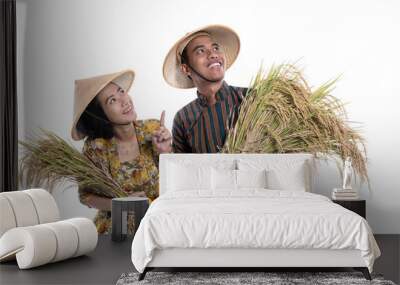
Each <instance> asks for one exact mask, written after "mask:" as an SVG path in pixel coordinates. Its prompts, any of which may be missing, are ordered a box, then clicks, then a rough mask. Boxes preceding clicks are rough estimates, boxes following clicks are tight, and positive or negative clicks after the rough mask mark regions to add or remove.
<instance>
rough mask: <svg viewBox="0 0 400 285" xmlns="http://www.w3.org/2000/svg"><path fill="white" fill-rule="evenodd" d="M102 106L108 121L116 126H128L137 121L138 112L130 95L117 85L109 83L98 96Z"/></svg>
mask: <svg viewBox="0 0 400 285" xmlns="http://www.w3.org/2000/svg"><path fill="white" fill-rule="evenodd" d="M97 99H98V101H99V102H100V106H101V107H102V108H103V111H104V113H105V114H106V116H107V118H108V120H110V121H111V122H112V123H115V124H128V123H131V122H133V121H135V120H136V117H137V115H136V111H135V108H134V106H133V102H132V99H131V97H130V96H129V94H128V93H126V92H125V90H123V89H122V88H121V87H119V86H118V85H117V84H115V83H109V84H108V85H107V86H106V87H104V89H103V90H101V91H100V93H99V94H97Z"/></svg>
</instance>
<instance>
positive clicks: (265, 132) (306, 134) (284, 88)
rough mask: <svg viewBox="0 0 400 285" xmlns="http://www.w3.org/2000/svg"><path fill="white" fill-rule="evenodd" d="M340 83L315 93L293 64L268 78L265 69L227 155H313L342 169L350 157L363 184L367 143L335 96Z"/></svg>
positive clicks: (226, 149) (229, 137) (275, 70)
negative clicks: (331, 160) (335, 89)
mask: <svg viewBox="0 0 400 285" xmlns="http://www.w3.org/2000/svg"><path fill="white" fill-rule="evenodd" d="M336 81H337V79H335V80H331V81H329V82H327V83H325V84H323V85H322V86H321V87H319V88H316V89H315V90H314V91H312V90H311V88H310V87H309V85H308V84H307V82H306V80H305V79H304V77H303V75H302V73H301V71H300V70H299V69H298V68H297V67H296V66H294V65H291V64H282V65H279V66H273V67H272V68H271V69H270V70H269V72H268V73H266V72H264V70H263V69H260V71H259V72H258V73H257V75H256V77H255V79H254V80H253V81H252V83H251V85H250V88H249V89H248V92H247V95H246V96H245V98H244V99H243V102H242V104H241V107H240V112H239V116H238V119H237V122H236V124H235V126H233V127H231V128H230V129H229V131H228V135H227V139H226V141H225V145H224V148H223V150H222V152H224V153H312V154H314V155H315V156H316V157H319V158H325V159H327V158H332V157H333V158H335V160H336V162H337V163H338V165H339V166H340V164H342V163H343V161H344V160H345V159H346V157H350V158H351V159H352V165H353V168H354V171H355V172H356V174H357V175H358V176H359V177H360V178H361V181H368V174H367V167H366V163H367V156H366V148H365V143H364V138H363V137H362V136H361V134H360V133H359V131H357V130H356V129H354V128H352V127H351V126H350V122H349V121H348V120H347V115H346V112H345V109H344V105H343V103H341V101H340V100H339V99H337V98H335V97H334V96H332V95H331V91H332V89H333V87H334V84H335V83H336Z"/></svg>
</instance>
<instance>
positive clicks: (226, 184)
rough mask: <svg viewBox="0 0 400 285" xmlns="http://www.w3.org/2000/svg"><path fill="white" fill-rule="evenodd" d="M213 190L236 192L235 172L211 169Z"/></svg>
mask: <svg viewBox="0 0 400 285" xmlns="http://www.w3.org/2000/svg"><path fill="white" fill-rule="evenodd" d="M212 189H213V190H217V191H218V190H236V170H233V169H217V168H214V167H213V168H212Z"/></svg>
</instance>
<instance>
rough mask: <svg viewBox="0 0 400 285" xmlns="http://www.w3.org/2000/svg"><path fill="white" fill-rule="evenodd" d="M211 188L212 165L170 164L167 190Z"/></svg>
mask: <svg viewBox="0 0 400 285" xmlns="http://www.w3.org/2000/svg"><path fill="white" fill-rule="evenodd" d="M193 189H211V167H204V166H193V165H184V164H177V163H173V162H170V163H169V164H168V178H167V191H185V190H193Z"/></svg>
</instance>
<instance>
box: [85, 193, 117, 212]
mask: <svg viewBox="0 0 400 285" xmlns="http://www.w3.org/2000/svg"><path fill="white" fill-rule="evenodd" d="M85 200H86V204H87V205H88V206H89V207H90V208H95V209H98V210H103V211H111V198H107V197H103V196H99V195H96V194H92V193H90V194H88V195H87V197H86V199H85Z"/></svg>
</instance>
